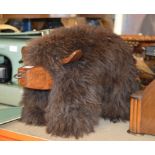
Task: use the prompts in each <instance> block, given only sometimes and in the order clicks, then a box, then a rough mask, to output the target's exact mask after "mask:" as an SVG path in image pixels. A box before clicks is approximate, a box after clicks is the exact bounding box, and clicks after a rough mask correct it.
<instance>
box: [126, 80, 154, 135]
mask: <svg viewBox="0 0 155 155" xmlns="http://www.w3.org/2000/svg"><path fill="white" fill-rule="evenodd" d="M129 131H130V132H132V133H141V134H152V135H155V80H154V81H152V82H151V83H150V84H149V85H148V86H147V87H146V88H145V90H144V91H140V92H137V93H135V94H133V95H132V96H131V101H130V127H129Z"/></svg>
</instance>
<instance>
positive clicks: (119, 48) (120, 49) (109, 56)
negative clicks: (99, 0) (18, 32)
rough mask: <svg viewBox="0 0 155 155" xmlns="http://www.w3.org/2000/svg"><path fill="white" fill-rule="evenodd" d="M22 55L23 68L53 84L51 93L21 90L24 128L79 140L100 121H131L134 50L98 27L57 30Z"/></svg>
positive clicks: (37, 40) (136, 85)
mask: <svg viewBox="0 0 155 155" xmlns="http://www.w3.org/2000/svg"><path fill="white" fill-rule="evenodd" d="M77 50H80V51H81V52H82V55H81V56H80V57H79V58H78V59H75V60H74V61H70V62H68V63H62V60H64V59H65V58H66V57H69V56H70V55H72V53H74V52H75V51H77ZM24 51H25V52H23V53H24V54H23V60H24V65H26V66H35V67H42V68H44V70H46V71H47V72H48V73H49V75H50V76H51V78H52V80H53V84H52V87H51V89H50V90H37V89H33V88H31V89H30V88H24V94H23V98H22V101H21V103H22V104H23V105H24V107H23V111H22V121H23V122H25V123H27V124H33V125H46V126H47V132H48V133H50V134H52V135H57V136H63V137H69V136H75V137H76V138H78V137H81V136H83V135H84V134H88V133H90V132H93V131H94V126H95V125H97V124H98V121H99V118H100V117H103V118H104V119H110V120H111V121H113V122H117V121H119V120H128V119H129V105H130V104H129V101H130V95H131V94H132V93H133V92H135V91H137V90H138V89H139V88H138V85H139V82H138V80H137V77H138V72H137V69H136V67H135V61H134V59H133V57H132V50H131V49H130V47H129V46H128V45H127V44H126V43H125V42H124V41H123V40H122V39H121V38H120V37H119V36H117V35H115V34H113V33H112V32H110V31H108V30H106V29H104V28H100V27H91V26H77V27H71V28H58V29H55V30H53V31H52V33H51V34H49V35H46V36H44V37H41V38H38V39H35V40H32V41H31V42H30V43H29V44H28V45H27V46H26V47H25V49H24ZM41 82H42V83H44V82H45V81H44V80H42V81H41ZM45 83H46V82H45Z"/></svg>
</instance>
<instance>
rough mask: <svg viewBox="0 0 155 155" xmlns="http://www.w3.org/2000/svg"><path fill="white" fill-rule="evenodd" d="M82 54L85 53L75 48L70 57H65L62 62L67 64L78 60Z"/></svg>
mask: <svg viewBox="0 0 155 155" xmlns="http://www.w3.org/2000/svg"><path fill="white" fill-rule="evenodd" d="M82 55H83V53H82V51H81V50H75V51H74V52H72V53H71V54H70V55H69V56H68V57H66V58H63V59H62V61H61V63H62V64H67V63H70V62H75V61H78V60H79V59H80V58H81V57H82Z"/></svg>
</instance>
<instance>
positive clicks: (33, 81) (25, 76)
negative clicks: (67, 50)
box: [15, 48, 82, 90]
mask: <svg viewBox="0 0 155 155" xmlns="http://www.w3.org/2000/svg"><path fill="white" fill-rule="evenodd" d="M26 52H28V51H26V49H25V48H24V52H22V54H23V55H24V54H26ZM81 56H82V51H81V50H76V51H74V52H72V53H71V54H70V55H69V56H68V57H66V58H63V59H62V60H61V63H62V64H63V65H64V64H67V63H71V62H74V61H77V60H79V59H80V58H81ZM15 78H17V79H18V83H19V84H20V85H21V86H22V87H25V88H31V89H38V90H49V89H51V88H52V85H53V78H52V76H51V75H50V74H49V73H48V71H47V70H45V69H44V68H43V67H41V66H24V67H20V68H19V69H18V73H17V74H16V75H15Z"/></svg>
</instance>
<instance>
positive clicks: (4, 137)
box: [0, 129, 46, 141]
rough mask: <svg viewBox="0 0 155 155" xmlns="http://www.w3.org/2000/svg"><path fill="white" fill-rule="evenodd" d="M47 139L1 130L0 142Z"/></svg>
mask: <svg viewBox="0 0 155 155" xmlns="http://www.w3.org/2000/svg"><path fill="white" fill-rule="evenodd" d="M45 140H46V139H43V138H39V137H34V136H31V135H24V134H20V133H16V132H12V131H8V130H5V129H0V141H45Z"/></svg>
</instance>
